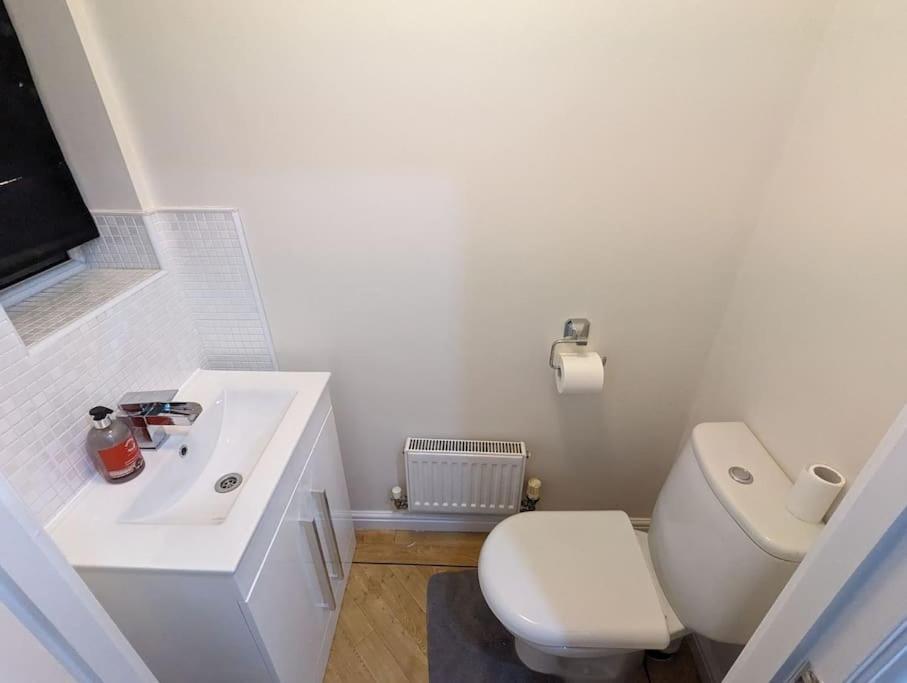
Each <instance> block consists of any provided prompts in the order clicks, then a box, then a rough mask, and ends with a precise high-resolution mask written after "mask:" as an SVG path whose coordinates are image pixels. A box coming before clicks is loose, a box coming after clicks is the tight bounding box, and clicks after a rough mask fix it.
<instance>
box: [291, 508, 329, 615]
mask: <svg viewBox="0 0 907 683" xmlns="http://www.w3.org/2000/svg"><path fill="white" fill-rule="evenodd" d="M300 524H302V529H303V531H304V532H305V537H306V541H308V544H309V552H310V553H312V560H313V562H312V564H314V565H315V575H316V576H317V577H318V587H319V588H320V589H321V601H322V607H327V608H328V609H329V610H334V609H337V602H336V601H335V600H334V590H333V589H332V588H331V577H330V576H328V566H327V563H326V562H325V561H324V553H323V552H322V551H321V539H320V538H319V537H318V526H317V525H316V524H315V520H314V519H304V520H302V521H301V522H300Z"/></svg>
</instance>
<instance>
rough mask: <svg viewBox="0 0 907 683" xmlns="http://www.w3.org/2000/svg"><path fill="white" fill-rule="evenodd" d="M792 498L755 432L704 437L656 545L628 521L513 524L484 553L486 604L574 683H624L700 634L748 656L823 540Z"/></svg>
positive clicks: (554, 516)
mask: <svg viewBox="0 0 907 683" xmlns="http://www.w3.org/2000/svg"><path fill="white" fill-rule="evenodd" d="M790 487H791V481H790V480H789V479H788V478H787V476H786V475H785V474H784V472H783V471H782V470H781V468H780V467H779V466H778V465H777V463H775V461H774V460H773V459H772V457H771V456H770V455H769V454H768V453H767V452H766V451H765V449H764V448H763V447H762V445H761V444H760V443H759V441H758V440H757V439H756V437H755V436H753V434H752V432H750V430H749V429H748V428H747V426H746V425H745V424H743V423H742V422H722V423H706V424H701V425H698V426H697V427H696V428H695V429H694V430H693V433H692V436H691V438H690V441H689V442H688V443H687V444H686V445H685V446H684V448H683V450H682V451H681V453H680V455H679V457H678V458H677V461H676V462H675V463H674V467H673V468H672V469H671V473H670V474H669V475H668V479H667V481H665V484H664V486H663V487H662V489H661V492H660V493H659V496H658V501H657V502H656V505H655V512H654V514H653V516H652V525H651V528H650V530H649V533H648V535H647V534H645V533H643V532H639V531H634V530H633V528H632V526H631V525H630V519H629V517H627V515H626V513H624V512H618V511H601V512H529V513H523V514H519V515H514V516H513V517H509V518H508V519H506V520H505V521H503V522H501V523H500V524H498V525H497V526H496V527H495V528H494V530H493V531H492V532H491V533H490V534H489V535H488V538H487V540H486V541H485V544H484V546H483V547H482V553H481V555H480V557H479V582H480V584H481V587H482V594H483V595H484V596H485V600H486V602H487V603H488V606H489V607H490V608H491V610H492V612H494V614H495V615H496V616H497V618H498V619H499V620H500V621H501V623H502V624H503V625H504V626H505V627H506V628H507V629H508V630H509V631H510V632H511V633H512V634H513V635H514V638H515V641H516V650H517V654H518V655H519V657H520V659H521V660H522V661H523V663H524V664H526V666H528V667H529V668H530V669H533V670H535V671H539V672H542V673H549V674H555V675H559V676H563V677H565V678H571V679H596V680H620V679H621V678H622V677H623V676H625V675H626V674H627V673H628V672H629V671H631V670H632V669H635V668H636V667H637V666H638V665H639V664H640V662H641V659H642V656H643V653H642V651H643V650H664V649H670V648H671V647H672V641H676V640H677V639H678V638H680V637H681V636H683V635H685V634H686V633H688V632H690V631H695V632H697V633H701V634H702V635H704V636H707V637H708V638H711V639H713V640H718V641H722V642H727V643H741V644H742V643H745V642H746V641H747V640H748V639H749V637H750V635H752V633H753V631H754V630H755V628H756V626H757V625H758V624H759V622H760V621H761V619H762V617H763V616H764V615H765V613H766V611H767V610H768V608H769V607H770V606H771V604H772V602H773V601H774V599H775V597H777V595H778V593H779V592H780V591H781V589H782V588H783V587H784V584H785V583H786V582H787V580H788V579H789V578H790V576H791V574H792V573H793V572H794V570H795V569H796V567H797V564H798V563H799V562H800V560H801V559H802V558H803V556H804V554H805V553H806V551H807V550H808V549H809V547H810V546H811V545H812V543H813V541H814V540H815V538H816V536H817V535H818V534H819V532H820V531H821V529H822V526H821V525H818V524H808V523H806V522H802V521H800V520H799V519H797V518H796V517H794V516H793V515H791V514H790V513H789V512H788V511H787V509H786V508H785V505H784V500H785V496H786V494H787V491H788V489H789V488H790ZM650 551H651V556H650ZM673 647H676V643H675V644H674V645H673Z"/></svg>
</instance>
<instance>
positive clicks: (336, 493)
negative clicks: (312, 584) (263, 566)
mask: <svg viewBox="0 0 907 683" xmlns="http://www.w3.org/2000/svg"><path fill="white" fill-rule="evenodd" d="M310 466H311V468H312V470H313V479H312V494H313V498H314V500H315V505H316V508H317V509H318V531H319V533H320V534H321V537H322V539H323V540H324V546H325V548H324V550H325V557H326V558H327V560H328V564H329V566H330V569H331V578H332V580H333V582H334V586H335V592H336V593H337V598H338V600H339V598H340V596H341V593H342V591H343V587H344V586H345V580H344V579H345V577H346V576H347V575H348V574H349V570H350V565H351V564H352V562H353V552H354V551H355V550H356V533H355V530H354V529H353V515H352V511H351V510H350V495H349V492H348V491H347V487H346V477H345V475H344V472H343V460H341V458H340V442H339V440H338V438H337V427H336V425H335V424H334V413H333V411H332V412H331V414H330V415H328V419H327V421H326V422H325V424H324V428H323V429H322V430H321V436H320V437H319V439H318V443H317V445H316V446H315V451H314V453H313V454H312V460H311V463H310ZM335 541H336V546H334V543H335Z"/></svg>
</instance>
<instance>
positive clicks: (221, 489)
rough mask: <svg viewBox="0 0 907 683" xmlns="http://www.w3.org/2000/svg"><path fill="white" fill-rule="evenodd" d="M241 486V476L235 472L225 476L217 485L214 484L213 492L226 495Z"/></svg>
mask: <svg viewBox="0 0 907 683" xmlns="http://www.w3.org/2000/svg"><path fill="white" fill-rule="evenodd" d="M240 484H242V475H241V474H238V473H236V472H231V473H230V474H225V475H224V476H222V477H221V478H220V479H218V480H217V483H216V484H214V490H215V491H217V492H218V493H228V492H230V491H232V490H233V489H235V488H237V487H239V485H240Z"/></svg>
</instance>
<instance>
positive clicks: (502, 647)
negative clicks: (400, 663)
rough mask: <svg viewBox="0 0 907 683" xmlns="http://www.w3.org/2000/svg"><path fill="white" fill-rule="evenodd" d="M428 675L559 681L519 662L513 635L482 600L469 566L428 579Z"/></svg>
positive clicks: (476, 680)
mask: <svg viewBox="0 0 907 683" xmlns="http://www.w3.org/2000/svg"><path fill="white" fill-rule="evenodd" d="M428 678H429V680H430V682H431V683H466V682H469V683H484V682H485V681H489V682H491V681H494V682H495V683H497V682H501V683H542V682H547V681H560V680H561V679H559V678H556V677H554V676H547V675H545V674H540V673H536V672H534V671H530V670H529V669H527V668H526V667H525V666H523V663H522V662H520V660H519V658H518V657H517V655H516V652H515V651H514V649H513V636H511V635H510V634H509V633H508V632H507V629H505V628H504V627H503V626H502V625H501V622H499V621H498V620H497V618H496V617H495V616H494V614H492V612H491V610H490V609H488V605H486V604H485V599H484V598H483V597H482V590H481V589H480V588H479V573H478V572H477V571H475V570H474V569H473V570H470V571H463V572H447V573H443V574H435V575H434V576H432V577H431V578H430V579H429V581H428Z"/></svg>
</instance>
